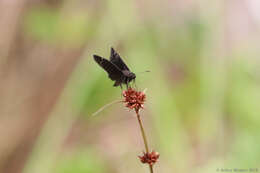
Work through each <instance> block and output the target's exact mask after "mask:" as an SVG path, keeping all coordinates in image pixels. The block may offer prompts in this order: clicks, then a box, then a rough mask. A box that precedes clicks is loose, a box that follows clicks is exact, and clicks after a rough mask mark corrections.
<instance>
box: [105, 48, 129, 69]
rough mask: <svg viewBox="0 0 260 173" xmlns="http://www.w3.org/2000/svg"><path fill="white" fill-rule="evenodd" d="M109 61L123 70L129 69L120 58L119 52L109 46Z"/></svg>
mask: <svg viewBox="0 0 260 173" xmlns="http://www.w3.org/2000/svg"><path fill="white" fill-rule="evenodd" d="M110 62H112V63H113V64H115V65H116V66H117V67H118V68H119V69H120V70H122V71H123V70H128V71H130V70H129V68H128V67H127V65H126V64H125V63H124V61H123V60H122V58H121V57H120V56H119V54H118V53H117V52H116V51H115V50H114V49H113V48H111V54H110Z"/></svg>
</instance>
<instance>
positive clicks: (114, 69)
mask: <svg viewBox="0 0 260 173" xmlns="http://www.w3.org/2000/svg"><path fill="white" fill-rule="evenodd" d="M93 57H94V60H95V61H96V62H97V63H98V64H99V65H100V66H101V67H102V68H103V69H104V70H105V71H106V72H107V73H108V77H109V78H110V79H111V80H112V81H115V84H114V86H120V87H121V88H122V84H126V86H127V88H128V84H129V83H130V82H131V81H132V80H134V79H135V78H136V76H135V74H134V73H133V72H131V71H130V70H129V68H128V67H127V65H126V64H125V63H124V61H123V60H122V58H121V57H120V56H119V54H118V53H117V52H116V51H115V50H114V49H113V48H111V53H110V60H107V59H105V58H102V57H100V56H98V55H93Z"/></svg>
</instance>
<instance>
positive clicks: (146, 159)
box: [138, 151, 160, 166]
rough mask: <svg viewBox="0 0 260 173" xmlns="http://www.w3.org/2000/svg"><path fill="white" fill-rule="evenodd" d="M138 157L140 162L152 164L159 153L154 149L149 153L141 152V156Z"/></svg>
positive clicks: (156, 159)
mask: <svg viewBox="0 0 260 173" xmlns="http://www.w3.org/2000/svg"><path fill="white" fill-rule="evenodd" d="M138 157H139V159H140V161H141V162H142V163H144V164H145V163H147V164H149V165H151V166H152V165H153V164H155V163H156V162H157V161H158V159H159V157H160V154H159V153H158V152H155V151H152V152H151V153H145V152H143V156H138Z"/></svg>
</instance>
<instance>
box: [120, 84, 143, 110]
mask: <svg viewBox="0 0 260 173" xmlns="http://www.w3.org/2000/svg"><path fill="white" fill-rule="evenodd" d="M123 96H124V102H125V103H126V107H128V108H130V109H134V110H135V111H136V112H137V113H138V112H139V110H140V108H143V107H144V102H145V97H146V96H145V93H144V92H141V91H136V90H134V89H132V88H131V87H130V88H128V89H127V90H126V91H123Z"/></svg>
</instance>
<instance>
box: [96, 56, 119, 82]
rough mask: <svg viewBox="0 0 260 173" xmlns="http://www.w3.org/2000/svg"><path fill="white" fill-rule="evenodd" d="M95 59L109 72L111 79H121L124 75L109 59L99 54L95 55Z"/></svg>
mask: <svg viewBox="0 0 260 173" xmlns="http://www.w3.org/2000/svg"><path fill="white" fill-rule="evenodd" d="M94 59H95V61H96V62H97V63H98V64H99V65H100V66H101V67H102V68H103V69H104V70H105V71H106V72H107V73H108V75H109V78H110V79H111V80H119V79H120V78H121V76H122V75H123V73H122V71H121V70H120V69H119V68H118V67H117V66H116V65H114V64H113V63H111V62H110V61H108V60H107V59H105V58H102V57H100V56H98V55H94Z"/></svg>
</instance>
